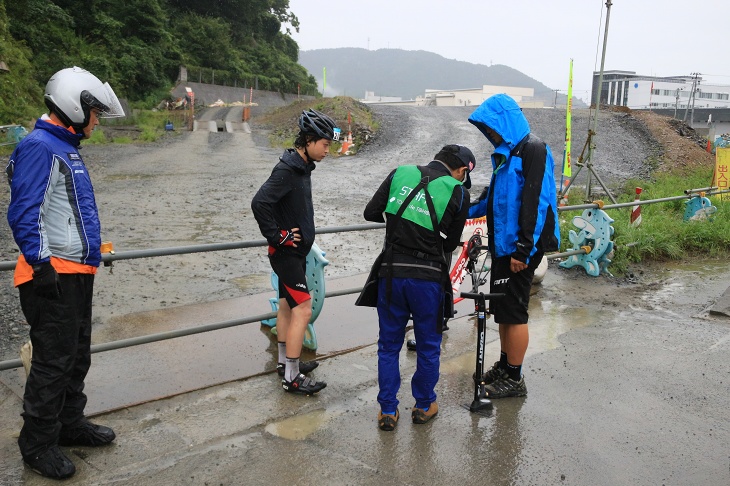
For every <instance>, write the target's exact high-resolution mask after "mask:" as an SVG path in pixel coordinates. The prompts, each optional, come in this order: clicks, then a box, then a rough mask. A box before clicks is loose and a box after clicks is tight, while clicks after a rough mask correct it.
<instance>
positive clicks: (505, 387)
mask: <svg viewBox="0 0 730 486" xmlns="http://www.w3.org/2000/svg"><path fill="white" fill-rule="evenodd" d="M484 391H485V393H486V398H489V399H494V398H507V397H524V396H525V395H527V386H526V385H525V377H524V376H521V377H520V381H515V380H513V379H511V378H509V377H508V376H507V375H506V374H504V375H502V376H501V377H500V378H498V379H497V380H495V381H493V382H492V383H491V384H489V385H487V386H485V387H484Z"/></svg>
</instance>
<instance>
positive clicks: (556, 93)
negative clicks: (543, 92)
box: [553, 89, 559, 108]
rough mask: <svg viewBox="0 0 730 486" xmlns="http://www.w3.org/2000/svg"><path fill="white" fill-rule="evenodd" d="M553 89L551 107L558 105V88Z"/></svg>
mask: <svg viewBox="0 0 730 486" xmlns="http://www.w3.org/2000/svg"><path fill="white" fill-rule="evenodd" d="M553 91H555V100H554V101H553V108H557V107H558V91H559V90H557V89H554V90H553Z"/></svg>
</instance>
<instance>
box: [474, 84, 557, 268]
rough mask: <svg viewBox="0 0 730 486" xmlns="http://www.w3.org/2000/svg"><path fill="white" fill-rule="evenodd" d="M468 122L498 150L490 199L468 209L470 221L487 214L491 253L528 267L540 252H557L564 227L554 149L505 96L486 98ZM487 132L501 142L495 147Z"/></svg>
mask: <svg viewBox="0 0 730 486" xmlns="http://www.w3.org/2000/svg"><path fill="white" fill-rule="evenodd" d="M469 122H470V123H472V124H473V125H475V126H476V127H477V128H478V129H479V130H480V131H481V132H482V133H483V134H484V136H485V137H487V139H488V140H489V141H490V142H491V143H492V145H494V147H495V151H494V153H493V154H492V157H491V158H492V171H493V172H492V181H491V183H490V185H489V195H488V196H487V198H486V199H485V200H483V201H481V202H480V203H479V204H478V205H475V206H472V207H471V209H470V211H469V217H470V218H474V217H478V216H483V215H485V214H486V215H487V222H488V227H489V246H490V249H491V251H492V255H493V256H494V257H504V256H512V257H513V258H515V259H517V260H519V261H521V262H525V263H529V261H530V257H532V255H534V254H535V253H536V252H537V251H538V250H540V251H542V252H550V251H557V250H558V248H559V243H560V227H559V225H558V224H557V221H558V210H557V195H556V189H555V174H554V165H555V164H554V161H553V156H552V153H551V152H550V147H548V146H547V144H545V142H543V141H542V140H540V139H539V138H537V137H535V136H534V135H531V134H530V125H529V124H528V122H527V119H526V118H525V116H524V115H523V113H522V109H521V108H520V107H519V105H518V104H517V103H516V102H515V101H514V100H513V99H512V98H510V97H509V96H507V95H504V94H498V95H494V96H491V97H490V98H488V99H487V100H485V101H484V102H483V103H482V104H481V105H480V106H479V107H478V108H477V109H476V110H474V112H473V113H472V114H471V116H470V117H469ZM487 128H489V129H491V130H493V131H494V132H496V133H497V134H499V136H500V137H502V141H501V142H500V143H497V142H496V140H494V139H493V138H492V137H491V136H490V135H489V133H488V131H487Z"/></svg>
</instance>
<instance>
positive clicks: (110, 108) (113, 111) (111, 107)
mask: <svg viewBox="0 0 730 486" xmlns="http://www.w3.org/2000/svg"><path fill="white" fill-rule="evenodd" d="M86 93H88V95H90V96H88V95H86ZM81 96H82V99H83V100H84V101H85V102H86V103H88V105H89V106H91V107H92V108H96V109H97V110H99V118H118V117H122V116H124V109H123V108H122V104H121V103H120V102H119V98H117V95H116V94H114V90H113V89H112V87H111V86H109V83H104V84H102V85H101V86H99V87H97V88H94V89H91V90H87V91H84V93H82V94H81Z"/></svg>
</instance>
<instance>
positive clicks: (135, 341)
mask: <svg viewBox="0 0 730 486" xmlns="http://www.w3.org/2000/svg"><path fill="white" fill-rule="evenodd" d="M382 228H385V224H384V223H368V224H358V225H352V226H332V227H326V228H320V229H318V230H316V231H315V233H316V234H320V235H321V234H329V233H346V232H350V231H366V230H373V229H382ZM268 244H269V243H268V242H267V241H266V240H250V241H236V242H231V243H211V244H205V245H190V246H179V247H174V248H156V249H150V250H133V251H125V252H118V253H114V254H110V253H105V254H104V255H103V256H102V261H104V262H112V261H117V260H132V259H137V258H151V257H158V256H168V255H183V254H188V253H203V252H210V251H224V250H236V249H240V248H253V247H258V246H266V245H268ZM15 264H16V262H14V261H10V262H7V261H6V262H0V271H3V270H4V271H7V270H12V269H14V268H15ZM361 290H362V287H359V288H352V289H343V290H336V291H332V292H326V293H325V299H326V298H327V297H339V296H342V295H349V294H354V293H358V292H360V291H361ZM273 317H276V313H275V312H269V313H266V314H261V315H257V316H250V317H242V318H240V319H232V320H228V321H222V322H214V323H211V324H204V325H202V326H196V327H190V328H187V329H176V330H173V331H166V332H160V333H156V334H147V335H144V336H136V337H132V338H128V339H120V340H118V341H111V342H108V343H101V344H95V345H92V346H91V353H92V354H93V353H101V352H103V351H111V350H113V349H121V348H126V347H129V346H138V345H140V344H148V343H154V342H157V341H164V340H166V339H173V338H178V337H183V336H190V335H193V334H199V333H203V332H208V331H217V330H219V329H225V328H228V327H235V326H240V325H243V324H250V323H253V322H260V321H262V320H265V319H271V318H273ZM21 366H23V363H22V361H21V360H20V359H11V360H6V361H0V371H5V370H10V369H14V368H19V367H21Z"/></svg>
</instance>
